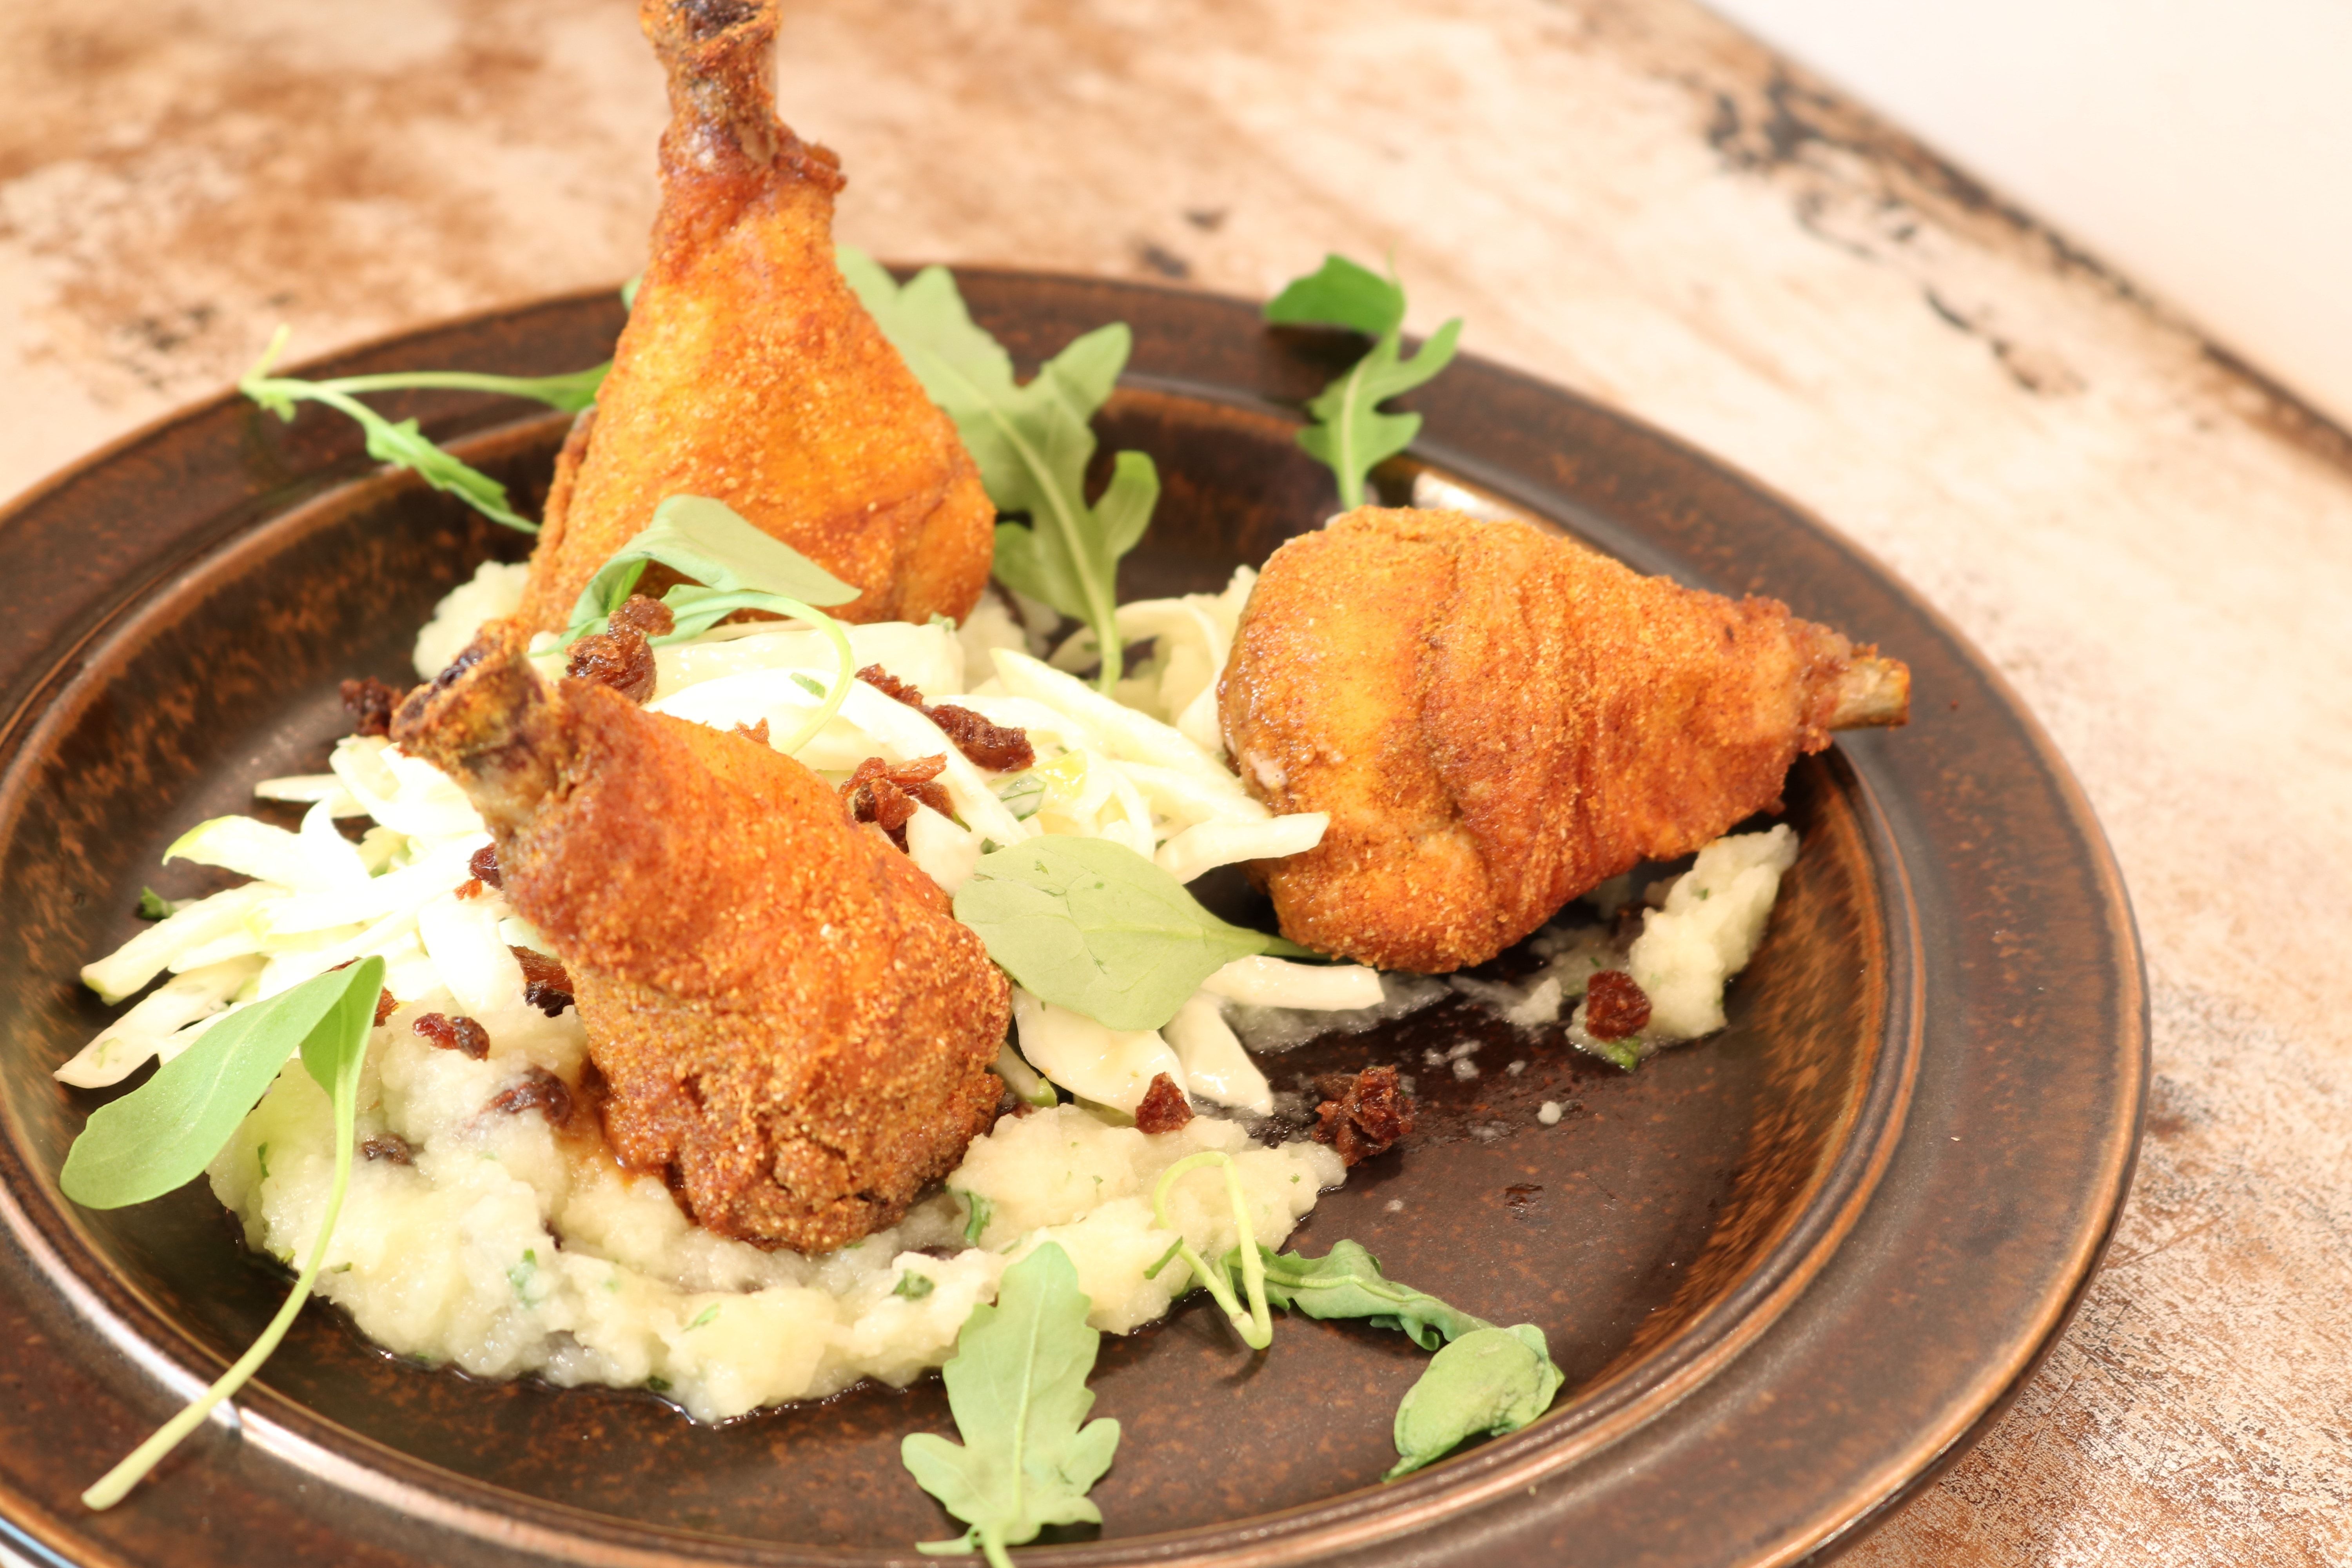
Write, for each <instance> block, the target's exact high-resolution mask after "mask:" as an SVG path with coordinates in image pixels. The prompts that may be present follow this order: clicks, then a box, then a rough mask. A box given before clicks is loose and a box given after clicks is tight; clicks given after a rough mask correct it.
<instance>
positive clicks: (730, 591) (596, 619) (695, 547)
mask: <svg viewBox="0 0 2352 1568" xmlns="http://www.w3.org/2000/svg"><path fill="white" fill-rule="evenodd" d="M656 563H659V564H661V565H664V566H667V567H668V568H670V570H672V571H674V572H676V573H677V574H679V575H680V576H683V577H688V578H691V579H692V581H691V582H687V583H679V584H675V585H673V586H672V587H671V588H670V589H669V591H668V592H667V593H665V594H664V595H662V603H663V604H665V605H668V606H669V610H670V614H671V616H672V617H673V618H674V620H675V622H676V624H675V625H674V626H672V627H671V629H670V630H669V631H668V632H667V633H666V634H664V635H663V636H661V637H655V638H653V639H652V640H653V641H654V642H655V643H656V644H664V643H677V642H684V641H686V640H687V639H688V638H689V637H700V636H701V635H702V634H703V633H704V632H707V631H709V629H710V628H711V627H712V626H717V625H718V624H719V622H720V621H723V620H725V619H726V618H727V617H728V616H731V615H733V614H734V613H735V612H736V611H738V610H745V609H752V610H772V611H773V612H775V613H776V614H778V615H783V616H796V617H797V618H799V619H801V620H803V621H806V622H808V623H809V624H810V625H811V626H814V627H816V629H817V630H819V631H821V632H823V633H824V635H825V637H826V638H827V640H829V641H830V642H831V643H832V644H833V654H834V661H835V666H836V672H835V677H834V681H833V685H832V688H831V689H830V690H828V689H825V688H823V687H819V686H815V685H814V684H812V683H810V682H809V681H807V680H800V681H799V684H800V685H801V687H802V689H804V690H807V691H810V692H813V693H817V694H821V695H823V696H824V702H823V703H821V704H820V705H819V706H818V708H817V710H816V711H815V712H814V713H812V714H811V715H809V717H808V718H807V719H805V720H803V721H802V723H801V727H800V728H799V729H798V730H795V731H793V733H792V734H791V735H789V736H787V737H785V739H783V740H782V741H781V742H777V743H776V750H778V751H780V752H783V753H784V754H785V755H787V756H790V755H791V754H792V753H793V752H797V751H799V750H800V749H801V748H802V747H803V746H804V745H806V744H807V743H808V741H809V737H811V736H812V735H814V734H815V733H816V732H817V731H819V730H822V729H824V727H825V725H826V724H827V723H828V722H830V721H831V720H832V718H833V716H834V715H835V713H838V712H840V711H841V705H842V703H843V702H845V701H846V700H848V698H849V688H850V684H851V682H852V681H854V680H855V679H856V668H857V656H856V653H855V652H854V651H852V649H851V648H850V646H849V638H848V637H847V636H846V635H845V634H844V633H843V631H842V629H841V623H840V622H838V621H836V620H835V619H834V618H833V617H832V616H828V615H825V614H824V612H822V611H820V610H818V609H816V608H815V607H814V606H816V605H840V604H846V603H847V602H848V601H850V600H852V599H855V598H856V597H857V590H856V588H853V587H851V586H850V585H849V584H846V583H845V582H843V581H842V580H841V579H840V578H838V577H835V575H834V574H832V573H830V572H827V571H826V570H825V569H824V567H822V566H819V565H818V564H817V563H815V562H814V561H812V560H810V559H809V558H808V557H807V556H805V555H803V554H802V553H801V552H799V551H797V550H794V549H793V547H792V546H791V545H789V544H786V543H785V542H783V541H782V540H781V539H776V538H773V537H772V536H770V535H768V534H766V533H763V532H761V531H760V530H759V529H757V528H755V527H753V526H752V525H751V523H749V522H747V521H744V519H743V518H742V516H741V515H740V513H738V512H737V511H736V510H735V509H734V508H732V507H730V506H729V505H727V503H726V502H724V501H716V500H711V499H710V498H709V497H708V496H688V495H677V496H671V497H670V498H669V499H668V500H665V501H663V502H662V503H661V504H660V505H659V506H657V507H656V508H654V520H653V521H652V522H651V523H649V524H647V525H646V527H645V528H643V529H640V530H639V531H637V532H636V533H635V535H634V536H632V537H631V538H630V540H629V542H627V543H626V544H624V545H622V546H621V548H620V549H618V550H616V551H614V552H613V553H612V555H611V556H609V557H607V558H606V560H605V562H604V564H603V565H602V566H600V567H598V568H597V569H596V574H595V575H594V576H593V577H591V578H590V579H589V580H588V585H587V586H586V587H585V588H583V589H582V590H581V591H580V597H579V599H578V600H577V601H575V602H574V603H573V605H572V623H571V625H570V626H566V627H565V628H564V632H563V640H564V642H565V643H566V644H570V643H573V642H577V641H578V640H579V639H580V638H582V637H587V636H588V635H590V634H591V633H593V632H600V631H603V630H604V628H605V627H606V626H609V625H610V624H611V622H612V616H613V612H614V610H617V609H619V608H620V607H621V606H622V605H624V604H625V603H627V601H628V597H629V595H631V594H632V593H634V592H635V590H636V586H637V584H638V582H639V580H641V579H642V578H643V577H644V576H645V574H646V567H648V566H651V565H654V564H656Z"/></svg>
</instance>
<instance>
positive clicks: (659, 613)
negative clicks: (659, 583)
mask: <svg viewBox="0 0 2352 1568" xmlns="http://www.w3.org/2000/svg"><path fill="white" fill-rule="evenodd" d="M612 627H613V629H614V631H616V632H617V631H632V632H635V633H636V634H637V635H638V636H639V637H667V636H669V634H670V633H672V632H674V631H676V630H677V616H674V615H672V614H671V613H670V608H669V606H668V605H665V604H663V603H662V602H661V601H660V600H659V599H648V598H647V597H646V596H645V595H643V594H632V595H629V596H628V599H627V600H626V601H625V603H624V604H623V605H621V607H620V608H619V609H617V610H614V612H613V616H612Z"/></svg>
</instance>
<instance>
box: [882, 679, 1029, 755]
mask: <svg viewBox="0 0 2352 1568" xmlns="http://www.w3.org/2000/svg"><path fill="white" fill-rule="evenodd" d="M857 679H860V680H862V681H864V682H866V685H868V686H870V687H872V688H874V689H876V690H877V691H879V692H880V693H882V695H883V696H885V697H889V698H895V699H896V700H898V701H900V702H903V703H905V704H906V705H907V706H908V707H909V708H912V709H913V710H915V711H916V712H918V713H920V714H921V715H922V716H923V717H924V718H926V719H929V721H931V722H932V723H934V724H937V725H938V726H939V727H940V733H941V734H943V735H945V736H946V737H947V738H948V739H949V740H950V741H952V742H955V749H956V750H957V751H959V752H962V753H963V754H964V755H965V756H966V757H967V758H969V759H971V762H972V763H973V764H974V765H975V766H978V767H983V768H993V769H994V770H996V771H997V772H999V773H1019V772H1020V771H1021V770H1022V769H1024V768H1026V767H1032V766H1034V765H1035V763H1036V761H1037V752H1036V749H1035V748H1034V747H1033V746H1031V745H1030V744H1029V735H1028V731H1024V730H1015V729H1010V728H1008V727H1006V726H1004V725H1002V724H992V723H990V722H989V721H987V720H986V719H985V718H982V716H981V715H980V714H978V713H975V712H973V711H972V710H971V709H969V708H958V707H956V706H954V705H953V704H951V703H941V704H940V705H939V706H937V707H933V706H932V705H931V704H929V703H928V702H925V701H924V700H923V694H922V693H921V692H920V691H919V690H918V689H915V688H914V687H912V686H909V685H908V684H907V683H906V682H905V681H903V680H901V679H898V677H897V676H895V675H893V674H891V673H890V672H889V671H888V670H887V669H885V668H882V667H881V666H880V665H878V664H869V665H867V666H866V668H864V669H861V670H859V671H858V672H857Z"/></svg>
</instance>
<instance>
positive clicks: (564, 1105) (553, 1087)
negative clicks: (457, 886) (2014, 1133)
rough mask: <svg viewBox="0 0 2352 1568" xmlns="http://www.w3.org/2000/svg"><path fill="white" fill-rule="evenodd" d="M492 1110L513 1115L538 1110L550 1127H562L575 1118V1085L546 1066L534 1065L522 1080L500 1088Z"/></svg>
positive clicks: (492, 1104)
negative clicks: (573, 1106)
mask: <svg viewBox="0 0 2352 1568" xmlns="http://www.w3.org/2000/svg"><path fill="white" fill-rule="evenodd" d="M490 1109H491V1110H497V1111H502V1112H504V1113H505V1114H506V1115H509V1116H520V1115H521V1114H522V1113H523V1112H524V1111H526V1110H536V1111H538V1112H539V1113H540V1114H541V1116H544V1117H546V1118H547V1124H548V1125H549V1126H551V1127H561V1126H562V1125H563V1124H564V1123H565V1122H567V1121H571V1120H572V1086H571V1085H570V1084H567V1083H565V1082H564V1081H563V1080H562V1079H560V1078H558V1077H556V1076H555V1075H554V1074H553V1073H551V1072H550V1071H548V1070H547V1069H546V1068H530V1069H529V1070H527V1071H526V1072H524V1074H523V1075H522V1081H521V1082H520V1083H518V1084H515V1085H513V1086H512V1087H511V1088H508V1089H500V1090H499V1094H498V1097H497V1098H496V1099H494V1100H491V1101H490Z"/></svg>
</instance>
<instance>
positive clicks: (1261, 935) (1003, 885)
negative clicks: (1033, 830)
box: [955, 834, 1299, 1029]
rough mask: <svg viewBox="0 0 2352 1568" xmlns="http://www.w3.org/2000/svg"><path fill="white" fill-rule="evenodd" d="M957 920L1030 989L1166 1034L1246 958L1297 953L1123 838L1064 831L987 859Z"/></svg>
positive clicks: (1101, 1020) (1105, 1019) (1076, 1008)
mask: <svg viewBox="0 0 2352 1568" xmlns="http://www.w3.org/2000/svg"><path fill="white" fill-rule="evenodd" d="M955 917H956V919H958V920H960V921H962V922H963V923H964V924H966V925H968V926H970V927H971V928H972V930H974V931H978V932H979V933H980V938H981V941H982V942H986V943H987V944H988V956H989V957H991V958H992V959H994V960H995V961H996V962H997V963H999V964H1001V965H1002V966H1003V969H1004V971H1005V973H1008V974H1010V975H1012V976H1013V979H1014V980H1015V981H1017V982H1019V983H1020V984H1022V985H1024V986H1026V987H1027V988H1028V989H1029V991H1030V992H1031V993H1032V994H1034V995H1036V996H1037V997H1039V998H1040V999H1042V1000H1044V1001H1047V1002H1052V1003H1055V1004H1056V1005H1060V1006H1064V1007H1067V1008H1069V1009H1070V1010H1071V1011H1072V1012H1074V1013H1082V1014H1084V1015H1086V1016H1087V1017H1089V1018H1092V1019H1094V1020H1095V1021H1096V1022H1097V1023H1098V1024H1102V1025H1105V1026H1108V1027H1110V1028H1114V1029H1156V1028H1158V1027H1160V1026H1161V1025H1162V1024H1165V1023H1166V1022H1168V1020H1169V1019H1171V1018H1172V1017H1174V1016H1176V1009H1177V1008H1179V1007H1181V1006H1182V1005H1184V1002H1185V999H1186V998H1187V997H1189V996H1191V995H1192V993H1193V992H1195V991H1197V990H1199V989H1200V987H1201V982H1202V981H1203V980H1206V979H1207V978H1208V977H1209V976H1210V975H1212V974H1213V973H1216V972H1217V971H1218V970H1219V969H1222V968H1223V967H1224V966H1225V965H1226V964H1228V963H1232V962H1233V961H1234V959H1236V958H1247V957H1249V956H1251V955H1252V954H1254V953H1262V952H1276V951H1286V952H1297V951H1299V950H1297V949H1296V948H1292V947H1291V946H1290V945H1289V944H1288V943H1286V942H1283V941H1282V939H1281V938H1279V937H1275V936H1269V935H1267V934H1266V933H1265V932H1264V931H1249V930H1246V929H1244V928H1243V927H1241V926H1236V925H1227V924H1226V923H1225V922H1224V921H1221V920H1219V919H1218V918H1217V917H1216V916H1214V915H1213V914H1211V913H1210V912H1209V911H1208V910H1204V909H1202V907H1201V904H1200V900H1197V899H1195V898H1193V897H1192V894H1191V893H1189V892H1187V891H1185V889H1184V884H1183V883H1181V882H1179V881H1178V880H1177V879H1175V878H1173V877H1171V876H1170V875H1169V874H1168V873H1167V872H1165V871H1163V870H1161V869H1160V868H1159V867H1157V866H1155V865H1153V864H1152V863H1151V862H1150V861H1149V860H1147V859H1145V858H1143V857H1142V856H1140V855H1139V854H1137V853H1136V852H1135V851H1134V850H1132V849H1129V847H1126V846H1125V845H1123V844H1115V843H1113V842H1111V841H1110V840H1109V839H1108V838H1079V837H1066V836H1064V835H1059V834H1049V835H1046V836H1045V837H1037V838H1028V839H1024V840H1023V841H1022V842H1020V843H1018V844H1015V845H1013V847H1010V848H1006V849H997V850H993V851H992V852H990V853H989V854H986V855H982V857H981V858H980V860H979V862H978V864H977V865H975V866H974V867H973V868H972V873H971V879H969V880H968V881H966V882H965V883H964V885H963V886H962V888H961V889H958V891H957V893H956V896H955Z"/></svg>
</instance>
